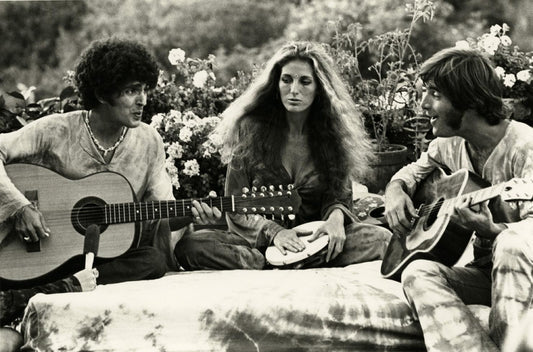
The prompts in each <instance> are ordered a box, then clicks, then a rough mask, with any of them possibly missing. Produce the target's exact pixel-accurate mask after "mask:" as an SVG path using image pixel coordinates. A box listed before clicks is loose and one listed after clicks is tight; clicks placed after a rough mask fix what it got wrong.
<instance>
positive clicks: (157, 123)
mask: <svg viewBox="0 0 533 352" xmlns="http://www.w3.org/2000/svg"><path fill="white" fill-rule="evenodd" d="M164 120H165V115H163V114H156V115H154V116H152V121H151V122H150V126H152V127H153V128H155V129H156V130H159V128H161V124H162V123H163V121H164Z"/></svg>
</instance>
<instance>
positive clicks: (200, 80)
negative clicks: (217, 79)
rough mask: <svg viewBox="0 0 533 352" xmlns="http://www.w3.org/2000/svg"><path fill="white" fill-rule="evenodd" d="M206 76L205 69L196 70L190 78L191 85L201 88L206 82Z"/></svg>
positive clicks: (207, 75)
mask: <svg viewBox="0 0 533 352" xmlns="http://www.w3.org/2000/svg"><path fill="white" fill-rule="evenodd" d="M208 77H209V74H208V73H207V71H205V70H201V71H198V72H196V73H195V74H194V76H193V78H192V84H193V86H195V87H196V88H203V87H204V86H205V82H207V78H208Z"/></svg>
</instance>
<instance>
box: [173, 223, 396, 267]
mask: <svg viewBox="0 0 533 352" xmlns="http://www.w3.org/2000/svg"><path fill="white" fill-rule="evenodd" d="M391 236H392V234H391V232H390V231H389V230H387V229H385V228H383V227H379V226H375V225H370V224H362V223H353V224H350V225H348V226H346V241H345V242H344V247H343V250H342V252H341V253H340V254H339V255H338V256H337V257H336V258H334V259H333V260H331V261H330V262H329V263H327V265H326V264H324V258H319V260H318V261H315V262H313V263H312V264H310V265H309V266H306V267H316V266H336V267H340V266H346V265H349V264H354V263H361V262H366V261H371V260H378V259H382V258H383V255H384V253H385V250H386V249H387V245H388V243H389V241H390V238H391ZM264 250H265V249H264V248H263V249H257V248H252V247H251V246H250V244H249V243H248V242H247V241H246V240H245V239H244V238H242V237H241V236H239V235H237V234H235V233H232V232H228V231H220V230H200V231H196V232H193V233H190V234H187V235H185V236H184V237H183V238H182V239H181V240H180V241H179V242H178V243H177V245H176V248H175V250H174V253H175V254H176V258H177V259H178V262H179V263H180V265H181V266H183V267H184V268H185V269H186V270H209V269H214V270H223V269H263V268H265V265H266V263H265V256H264Z"/></svg>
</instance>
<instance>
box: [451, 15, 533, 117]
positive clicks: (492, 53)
mask: <svg viewBox="0 0 533 352" xmlns="http://www.w3.org/2000/svg"><path fill="white" fill-rule="evenodd" d="M509 31H510V28H509V26H508V25H507V24H505V23H504V24H503V25H501V26H500V25H497V24H496V25H493V26H491V27H490V30H489V32H488V33H484V34H483V35H481V36H480V37H478V38H477V39H472V38H468V39H466V40H461V41H458V42H457V43H456V44H455V45H456V46H458V47H465V48H472V49H476V50H479V51H481V52H483V53H485V54H486V55H487V56H488V57H489V59H490V60H491V61H492V63H493V64H494V66H495V68H496V73H497V74H498V75H499V77H500V78H501V80H502V82H503V86H504V91H503V98H504V102H505V104H506V105H507V107H508V109H509V116H510V117H511V118H513V119H516V120H521V121H523V122H525V123H527V124H529V125H530V126H533V114H532V108H533V52H529V53H526V52H524V51H522V50H520V48H519V47H518V46H516V45H513V42H512V40H511V38H510V37H509V36H508V32H509Z"/></svg>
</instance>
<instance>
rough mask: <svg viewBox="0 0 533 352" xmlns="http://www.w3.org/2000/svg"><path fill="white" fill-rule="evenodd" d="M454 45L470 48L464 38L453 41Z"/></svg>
mask: <svg viewBox="0 0 533 352" xmlns="http://www.w3.org/2000/svg"><path fill="white" fill-rule="evenodd" d="M455 47H456V48H457V49H470V44H468V42H467V41H466V40H459V41H457V42H455Z"/></svg>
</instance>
